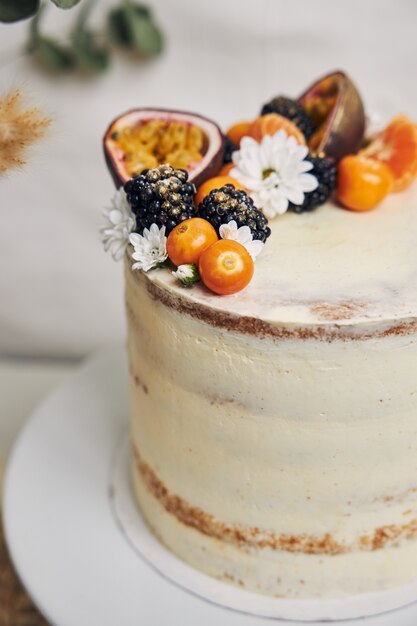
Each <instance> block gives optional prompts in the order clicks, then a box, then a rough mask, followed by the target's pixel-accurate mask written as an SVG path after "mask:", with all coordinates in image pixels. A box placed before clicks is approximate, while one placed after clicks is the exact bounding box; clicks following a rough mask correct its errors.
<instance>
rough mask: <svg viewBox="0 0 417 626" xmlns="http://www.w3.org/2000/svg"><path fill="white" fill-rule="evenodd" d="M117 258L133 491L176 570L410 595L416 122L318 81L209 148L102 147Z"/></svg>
mask: <svg viewBox="0 0 417 626" xmlns="http://www.w3.org/2000/svg"><path fill="white" fill-rule="evenodd" d="M104 150H105V156H106V160H107V164H108V166H109V169H110V172H111V174H112V176H113V179H114V181H115V183H116V186H117V187H118V188H119V189H118V191H117V192H116V195H115V197H114V199H113V203H112V206H111V207H109V209H108V210H107V211H106V218H105V219H106V221H105V224H104V226H103V229H102V236H103V242H104V245H105V248H106V249H107V250H110V251H111V252H112V254H113V256H114V258H116V259H121V258H124V259H125V277H126V308H127V317H128V341H127V347H128V358H129V370H130V390H131V391H130V394H131V445H132V471H133V491H134V496H135V499H136V500H137V503H138V506H139V508H140V511H141V512H142V515H143V517H144V519H145V520H146V522H147V524H148V525H149V527H150V528H151V530H152V531H153V533H154V534H155V535H156V536H157V537H158V538H159V540H160V541H161V542H162V543H163V544H164V545H165V546H166V547H167V548H168V549H169V550H171V551H172V552H173V553H174V554H176V555H177V556H178V557H180V558H181V559H183V560H184V561H186V562H187V563H189V564H190V565H192V566H193V567H195V568H197V569H198V570H201V571H203V572H205V573H206V574H209V575H210V576H213V577H215V578H217V579H220V580H222V581H226V582H228V583H230V584H233V585H235V586H238V587H241V588H243V589H246V590H249V591H254V592H258V593H261V594H264V595H267V596H273V597H279V598H327V599H329V598H340V597H346V596H355V595H359V594H366V593H370V592H378V591H384V590H387V589H391V588H396V587H400V586H402V585H405V584H407V583H410V582H412V581H416V582H417V183H416V182H415V181H416V178H417V126H416V125H415V124H414V122H413V121H412V120H411V119H409V118H408V117H407V116H406V115H404V114H401V115H397V116H396V117H394V118H393V119H392V120H391V121H390V122H389V123H388V125H386V126H385V127H384V128H382V127H381V128H380V129H379V130H378V131H377V132H371V131H370V130H369V128H367V129H366V124H365V112H364V106H363V102H362V99H361V96H360V94H359V92H358V90H357V88H356V87H355V85H354V84H353V82H352V81H351V79H350V78H349V77H348V76H347V75H346V74H345V73H344V72H341V71H337V72H333V73H331V74H329V75H327V76H325V77H324V78H322V79H319V80H318V81H316V82H315V83H313V85H311V86H310V87H309V88H308V89H307V90H306V91H305V92H304V93H303V94H302V95H301V96H299V97H298V98H297V99H296V100H293V99H291V98H288V97H286V96H276V97H274V98H273V99H272V100H271V101H270V102H268V103H266V104H265V105H263V106H262V108H261V112H260V114H258V116H257V117H256V118H255V119H253V120H251V121H247V122H242V121H241V122H237V123H236V124H234V125H233V126H232V127H230V128H229V130H228V131H227V137H225V136H224V135H223V133H222V131H221V130H220V128H219V126H218V124H217V123H216V122H214V121H212V120H209V119H207V118H205V117H202V116H201V115H197V114H192V113H186V112H178V111H170V110H166V109H160V108H158V109H134V110H132V111H129V112H127V113H125V114H123V115H121V116H119V117H118V118H116V120H114V121H113V122H112V124H111V125H110V126H109V128H108V130H107V132H106V134H105V137H104Z"/></svg>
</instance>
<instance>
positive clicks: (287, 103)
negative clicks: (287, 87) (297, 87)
mask: <svg viewBox="0 0 417 626" xmlns="http://www.w3.org/2000/svg"><path fill="white" fill-rule="evenodd" d="M267 113H278V115H282V116H283V117H286V118H287V119H289V120H291V122H294V124H295V125H296V126H298V128H299V129H300V130H301V132H302V133H303V135H304V137H305V138H306V139H307V140H308V139H310V137H311V135H312V134H313V132H314V124H313V122H312V120H311V118H310V117H309V116H308V115H307V113H306V112H305V111H304V109H303V107H302V106H301V104H298V102H296V101H295V100H291V98H286V97H285V96H277V97H276V98H273V99H272V100H271V101H270V102H267V104H264V106H263V107H262V110H261V115H266V114H267Z"/></svg>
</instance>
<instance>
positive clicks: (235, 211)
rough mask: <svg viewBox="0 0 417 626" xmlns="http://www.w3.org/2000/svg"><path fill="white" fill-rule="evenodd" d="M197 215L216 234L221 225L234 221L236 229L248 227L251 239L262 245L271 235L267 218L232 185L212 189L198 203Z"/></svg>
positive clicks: (247, 197)
mask: <svg viewBox="0 0 417 626" xmlns="http://www.w3.org/2000/svg"><path fill="white" fill-rule="evenodd" d="M197 215H198V217H202V218H203V219H206V220H207V221H208V222H210V224H212V225H213V226H214V228H215V229H216V231H217V233H219V229H220V226H221V225H222V224H228V223H229V222H231V221H232V220H234V221H235V222H236V224H237V226H238V228H239V227H240V226H249V228H250V230H251V233H252V236H253V239H257V240H259V241H262V242H263V243H265V241H266V240H267V238H268V237H269V235H270V234H271V229H270V228H269V226H268V220H267V218H266V217H265V215H264V214H263V213H262V212H261V211H260V210H259V209H257V208H256V206H255V205H254V204H253V200H252V198H251V197H250V196H248V195H247V193H246V192H245V191H242V190H240V189H235V188H234V186H233V185H225V186H224V187H221V188H220V189H213V191H211V192H210V193H209V194H208V195H207V196H206V197H205V198H204V200H203V201H202V202H201V203H200V205H199V207H198V212H197Z"/></svg>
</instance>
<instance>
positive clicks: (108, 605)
mask: <svg viewBox="0 0 417 626" xmlns="http://www.w3.org/2000/svg"><path fill="white" fill-rule="evenodd" d="M23 391H24V390H22V392H23ZM127 397H128V393H127V371H126V356H125V352H124V350H122V349H117V350H116V349H115V350H112V351H109V352H106V353H103V354H101V355H99V356H97V357H95V358H94V359H92V360H91V361H89V362H88V363H87V364H86V365H84V366H83V367H82V368H81V369H80V370H79V371H78V372H77V373H76V374H75V375H73V376H72V377H71V378H70V379H68V380H67V381H66V382H65V383H64V384H63V385H61V386H60V387H58V389H56V390H55V391H54V392H53V393H52V394H51V395H50V396H49V397H48V398H47V399H46V401H45V402H44V403H43V404H42V406H40V407H39V409H38V410H37V411H36V412H35V413H34V414H33V417H32V418H31V420H30V421H29V422H28V424H27V426H26V428H25V429H24V431H23V432H22V434H21V436H20V438H19V439H18V441H17V444H16V446H15V449H14V451H13V453H12V456H11V458H10V461H9V464H8V468H7V473H6V480H5V491H4V521H5V531H6V537H7V541H8V545H9V548H10V550H11V554H12V557H13V560H14V562H15V565H16V567H17V570H18V572H19V574H20V576H21V578H22V580H23V583H24V584H25V586H26V587H27V589H28V591H29V593H30V594H31V595H32V597H33V598H34V600H35V602H36V603H37V604H38V606H39V608H40V609H41V611H42V612H43V613H44V614H45V616H46V617H47V619H48V620H49V621H50V622H51V623H53V624H54V625H55V626H116V625H118V624H120V625H122V626H142V625H143V626H177V624H178V625H181V626H196V624H198V626H213V625H216V626H261V625H263V626H265V625H266V624H267V623H268V621H267V620H266V619H264V618H261V617H255V616H252V615H248V614H244V613H241V612H235V611H230V610H228V609H225V608H221V607H219V606H216V605H215V604H213V603H210V602H207V601H205V600H202V599H201V598H199V597H197V596H196V595H193V594H192V593H189V592H187V591H185V590H184V589H183V588H181V587H180V586H178V585H176V584H173V583H172V582H170V581H169V580H168V579H167V578H166V577H164V576H161V575H160V574H159V573H158V572H157V570H156V569H154V568H153V567H151V566H150V565H149V564H148V562H147V561H146V560H144V559H143V558H141V557H140V556H139V554H138V552H137V550H135V549H134V548H133V547H132V544H131V543H130V542H128V541H126V538H125V536H124V534H123V532H122V531H121V529H120V528H119V527H118V525H117V522H116V520H115V517H114V514H113V512H112V509H111V505H110V498H109V485H110V483H111V480H112V479H111V471H112V470H111V468H112V465H113V460H114V452H115V442H117V441H121V440H122V438H123V436H124V434H125V431H126V428H127V415H128V408H127ZM116 467H117V465H116ZM158 545H159V544H158ZM147 558H149V555H147ZM150 560H151V561H152V558H150ZM210 580H211V579H210ZM219 584H221V583H219ZM221 585H222V584H221ZM222 587H226V588H228V586H227V585H222ZM247 595H254V594H247ZM242 608H243V606H242ZM269 623H270V622H269ZM280 623H281V624H283V625H284V624H292V625H293V624H295V622H287V621H282V622H280ZM320 623H324V622H320ZM343 623H344V624H354V623H355V622H352V621H349V622H347V621H345V622H343ZM360 623H361V624H362V625H363V626H365V625H366V626H392V624H393V623H395V625H396V626H415V625H416V623H417V605H416V604H414V605H410V606H408V607H405V608H403V609H400V610H398V611H396V612H395V613H387V614H384V615H380V616H378V617H373V618H367V619H364V620H362V621H361V622H360Z"/></svg>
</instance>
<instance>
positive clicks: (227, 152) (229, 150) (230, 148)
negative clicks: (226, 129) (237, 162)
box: [223, 135, 238, 163]
mask: <svg viewBox="0 0 417 626" xmlns="http://www.w3.org/2000/svg"><path fill="white" fill-rule="evenodd" d="M223 145H224V155H223V163H231V162H232V154H233V152H235V150H237V149H238V148H237V147H236V146H235V144H234V143H233V141H232V140H231V139H229V137H228V136H227V135H223Z"/></svg>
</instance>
